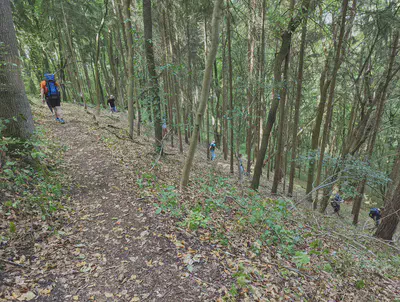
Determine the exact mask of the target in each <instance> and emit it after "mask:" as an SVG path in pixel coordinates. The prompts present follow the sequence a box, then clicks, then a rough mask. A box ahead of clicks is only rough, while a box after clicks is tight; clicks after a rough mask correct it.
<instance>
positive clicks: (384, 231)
mask: <svg viewBox="0 0 400 302" xmlns="http://www.w3.org/2000/svg"><path fill="white" fill-rule="evenodd" d="M399 169H400V144H399V145H398V147H397V159H396V163H395V165H394V166H393V171H396V170H399ZM393 174H395V173H392V175H393ZM386 198H387V199H385V209H384V210H383V213H382V220H381V223H380V224H379V226H378V229H377V230H376V232H375V236H376V237H378V238H381V239H384V240H392V239H393V235H394V233H395V231H396V228H397V225H398V224H399V220H400V218H399V212H400V183H399V182H396V180H395V179H393V180H392V185H391V187H390V189H389V190H388V192H387V195H386Z"/></svg>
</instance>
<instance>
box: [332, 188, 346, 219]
mask: <svg viewBox="0 0 400 302" xmlns="http://www.w3.org/2000/svg"><path fill="white" fill-rule="evenodd" d="M343 202H344V200H343V199H342V197H341V196H340V195H339V193H336V195H335V197H334V198H333V199H332V201H331V206H332V208H333V213H336V214H337V215H338V216H339V217H340V214H339V211H340V204H341V203H343Z"/></svg>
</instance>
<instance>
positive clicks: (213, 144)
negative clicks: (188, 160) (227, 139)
mask: <svg viewBox="0 0 400 302" xmlns="http://www.w3.org/2000/svg"><path fill="white" fill-rule="evenodd" d="M216 147H217V145H216V144H215V141H212V142H211V144H210V147H209V150H210V151H211V160H214V159H215V148H216Z"/></svg>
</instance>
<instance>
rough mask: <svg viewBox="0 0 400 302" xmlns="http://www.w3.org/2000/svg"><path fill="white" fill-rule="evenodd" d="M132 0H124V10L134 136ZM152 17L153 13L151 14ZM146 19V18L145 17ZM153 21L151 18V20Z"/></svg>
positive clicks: (131, 126) (129, 114)
mask: <svg viewBox="0 0 400 302" xmlns="http://www.w3.org/2000/svg"><path fill="white" fill-rule="evenodd" d="M130 5H131V0H124V5H123V11H124V15H125V18H126V22H125V31H126V43H127V45H128V63H127V64H128V93H127V99H128V124H129V136H130V138H133V126H134V125H133V124H134V115H135V114H134V108H133V89H134V87H133V86H134V85H135V83H134V78H133V76H134V68H133V37H132V33H131V29H132V21H131V11H130ZM150 17H151V15H150ZM143 19H144V18H143ZM150 22H151V20H150Z"/></svg>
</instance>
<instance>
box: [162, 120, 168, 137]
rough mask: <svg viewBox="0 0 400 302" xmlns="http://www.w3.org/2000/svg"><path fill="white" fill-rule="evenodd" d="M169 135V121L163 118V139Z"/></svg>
mask: <svg viewBox="0 0 400 302" xmlns="http://www.w3.org/2000/svg"><path fill="white" fill-rule="evenodd" d="M167 133H168V129H167V120H166V119H165V118H163V124H162V137H163V138H164V136H166V135H167Z"/></svg>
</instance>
